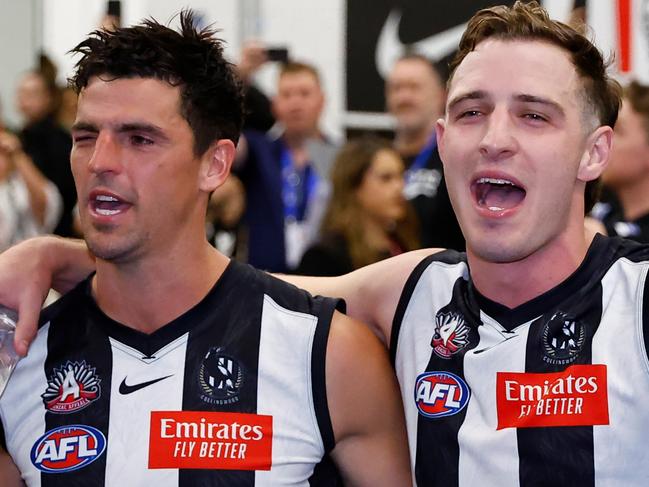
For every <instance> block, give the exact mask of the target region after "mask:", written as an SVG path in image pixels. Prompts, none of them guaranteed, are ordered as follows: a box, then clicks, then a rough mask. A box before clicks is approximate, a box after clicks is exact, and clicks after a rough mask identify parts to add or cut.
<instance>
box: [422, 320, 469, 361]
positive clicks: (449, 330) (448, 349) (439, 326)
mask: <svg viewBox="0 0 649 487" xmlns="http://www.w3.org/2000/svg"><path fill="white" fill-rule="evenodd" d="M468 343H469V327H468V326H467V324H466V322H465V320H464V317H463V316H462V315H461V314H459V313H456V312H453V311H448V312H444V311H439V312H438V313H437V315H436V316H435V334H434V335H433V340H432V342H431V344H430V345H431V347H433V351H434V352H435V353H436V354H437V355H438V356H439V357H442V358H449V357H450V356H451V355H453V354H454V353H456V352H459V351H460V350H462V349H463V348H464V347H466V346H467V344H468Z"/></svg>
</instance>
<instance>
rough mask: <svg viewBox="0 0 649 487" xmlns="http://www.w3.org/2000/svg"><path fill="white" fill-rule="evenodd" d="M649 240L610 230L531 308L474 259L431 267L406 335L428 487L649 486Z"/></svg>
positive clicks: (412, 287)
mask: <svg viewBox="0 0 649 487" xmlns="http://www.w3.org/2000/svg"><path fill="white" fill-rule="evenodd" d="M648 270H649V247H647V246H642V245H639V244H635V243H632V242H630V241H625V240H621V239H618V238H607V237H602V236H597V237H596V238H595V240H594V241H593V243H592V245H591V247H590V249H589V251H588V254H587V256H586V258H585V260H584V262H583V263H582V265H581V266H580V267H579V269H578V270H577V271H576V272H575V273H573V275H571V276H570V277H569V278H568V279H566V280H565V281H564V282H562V283H561V284H560V285H558V286H557V287H556V288H554V289H552V290H550V291H548V292H546V293H545V294H543V295H541V296H539V297H537V298H535V299H533V300H532V301H529V302H527V303H525V304H523V305H521V306H519V307H517V308H514V309H508V308H505V307H504V306H502V305H499V304H497V303H495V302H492V301H489V300H488V299H486V298H485V297H483V296H481V295H480V294H479V293H478V292H477V291H476V289H475V288H474V286H473V283H472V281H471V278H470V275H469V271H468V267H467V264H466V258H465V255H464V254H460V253H456V252H452V251H445V252H441V253H438V254H434V255H431V256H429V257H427V258H426V259H425V260H424V261H422V262H421V263H420V264H419V265H418V267H417V268H416V269H415V270H414V272H413V273H412V275H411V276H410V278H409V280H408V281H407V283H406V286H405V288H404V291H403V294H402V296H401V300H400V302H399V305H398V308H397V313H396V315H395V319H394V326H393V333H392V350H391V355H392V359H393V361H394V363H395V368H396V372H397V375H398V377H399V382H400V384H401V390H402V397H403V402H404V407H405V411H406V422H407V427H408V436H409V441H410V452H411V455H412V460H413V462H414V464H415V474H416V478H417V483H418V485H419V486H420V487H421V486H427V487H428V486H431V487H436V486H440V487H442V486H443V487H452V486H462V487H470V486H504V487H507V486H522V487H528V486H577V487H591V486H597V487H619V486H647V485H649V448H647V446H646V442H647V437H648V436H649V407H647V404H649V360H648V358H647V345H648V336H649V329H648V328H649V311H648V305H649V297H645V293H646V291H647V286H648V284H647V282H648V280H647V271H648Z"/></svg>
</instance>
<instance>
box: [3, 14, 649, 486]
mask: <svg viewBox="0 0 649 487" xmlns="http://www.w3.org/2000/svg"><path fill="white" fill-rule="evenodd" d="M453 68H454V69H453V74H452V77H451V80H450V83H449V91H448V101H447V104H446V113H445V116H444V118H443V119H441V120H440V121H439V122H438V124H437V137H438V142H439V150H440V155H441V157H442V160H443V161H444V164H445V166H444V169H445V177H446V178H447V184H448V188H449V193H450V196H451V201H452V202H453V205H454V209H455V211H456V213H457V215H458V219H459V221H460V225H461V226H462V230H463V232H464V235H465V237H466V241H467V252H466V254H459V253H456V252H452V251H442V252H439V251H437V252H435V251H432V252H431V251H430V250H428V251H417V252H413V253H410V254H404V255H402V256H398V257H395V258H393V259H389V260H386V261H383V262H380V263H378V264H375V265H372V266H369V267H367V268H364V269H361V270H359V271H356V272H353V273H351V274H348V275H346V276H343V277H340V278H329V279H308V278H304V279H297V278H294V279H295V281H296V282H299V283H300V284H302V285H306V286H309V287H310V289H311V290H316V291H318V292H320V293H324V294H336V295H342V296H343V297H344V298H345V299H346V301H347V304H348V311H349V313H350V314H352V315H353V316H356V317H358V318H361V319H364V320H365V321H367V322H369V323H371V324H373V325H374V326H375V330H376V331H377V333H379V334H381V335H382V336H383V338H384V339H385V341H386V343H389V345H390V348H391V353H392V357H393V359H394V363H395V368H396V372H397V375H398V377H399V382H400V385H401V390H402V397H403V399H404V407H405V411H406V423H407V427H408V433H409V441H410V452H411V458H412V460H413V462H414V463H413V469H414V473H415V476H416V479H417V482H418V484H419V485H426V486H448V485H459V486H475V485H486V486H496V485H497V486H501V485H506V486H531V485H533V486H541V485H543V486H546V485H561V486H564V485H571V486H572V485H576V486H595V485H598V486H601V485H606V486H617V485H632V486H644V485H647V482H648V480H649V450H647V449H646V448H644V447H643V445H644V444H645V442H646V436H647V434H648V433H649V410H647V408H646V404H647V401H648V400H649V366H648V360H649V359H648V357H647V343H649V331H648V330H649V328H648V323H649V316H647V309H649V307H648V306H647V299H648V298H647V297H646V289H647V286H648V281H647V270H648V268H649V248H648V247H646V246H641V245H638V244H635V243H633V242H629V241H625V240H621V239H616V238H614V239H611V238H606V237H602V236H596V237H593V236H592V234H591V235H588V234H586V233H585V232H584V210H585V206H586V198H585V194H586V193H587V192H588V191H589V188H590V187H592V186H593V182H594V181H596V179H597V178H598V177H599V176H600V175H601V173H602V172H603V170H604V168H605V166H606V163H607V160H608V155H609V151H610V147H611V141H612V133H613V130H612V126H613V125H614V124H615V121H616V117H617V111H618V108H619V103H620V91H619V86H618V85H617V84H616V83H615V82H614V81H612V80H610V79H609V78H608V76H607V74H606V65H605V63H604V62H603V59H602V56H601V54H600V53H599V52H598V51H597V49H596V48H595V47H594V46H593V45H592V43H590V42H589V41H588V40H587V39H586V38H584V37H583V36H581V35H580V34H578V33H577V32H576V31H574V30H573V29H571V28H570V27H567V26H565V25H563V24H560V23H557V22H553V21H551V20H550V19H548V17H547V13H546V12H545V11H544V10H543V9H541V8H540V7H539V6H538V4H537V3H535V2H530V3H523V2H516V4H515V5H514V6H513V7H511V8H510V7H494V8H491V9H486V10H482V11H480V12H478V13H477V14H476V15H475V16H474V17H473V18H472V20H471V21H470V22H469V24H468V27H467V31H466V32H465V34H464V36H463V39H462V41H461V43H460V49H459V54H458V57H457V59H456V62H455V63H454V65H453ZM54 248H56V249H58V252H59V255H58V257H57V259H52V260H51V261H50V257H49V256H50V255H51V250H52V249H54ZM75 248H76V247H75V244H72V243H64V244H56V242H53V241H52V240H40V241H35V242H32V243H31V244H28V245H25V246H23V247H22V248H21V249H20V254H19V252H15V253H14V254H12V256H10V257H11V258H7V259H5V260H4V262H0V264H3V265H2V268H3V269H4V270H8V269H9V264H10V263H11V262H13V263H14V265H16V262H18V258H19V256H20V255H22V256H23V258H25V257H24V256H26V255H31V256H32V258H36V257H37V258H38V259H39V261H40V264H41V265H44V267H45V268H47V269H50V270H51V269H56V268H57V266H59V265H66V271H65V272H63V273H60V274H59V277H61V278H63V279H67V278H70V277H71V269H70V268H69V266H67V263H68V262H66V261H69V259H72V258H74V256H77V258H78V255H79V253H80V250H79V249H78V248H76V250H75ZM30 249H32V250H33V249H39V250H38V251H34V252H31V253H28V251H29V250H30ZM48 251H49V253H48ZM36 267H37V266H36V265H35V266H34V267H33V268H32V267H31V266H30V269H29V271H30V274H28V275H29V279H33V277H34V273H35V274H36V275H37V276H38V277H37V278H38V279H39V280H40V281H41V284H40V286H39V287H43V288H45V287H46V286H43V284H49V281H48V279H49V274H47V273H44V272H43V271H42V270H41V271H38V272H36V271H35V270H34V269H35V268H36ZM82 267H83V268H84V270H85V271H87V270H88V268H87V267H86V266H85V264H84V265H83V266H82ZM0 270H2V269H0ZM80 270H81V269H77V271H80ZM1 274H2V272H0V275H1ZM15 274H16V273H14V275H13V276H11V279H9V278H6V280H5V283H4V284H3V285H2V286H0V289H3V296H4V297H5V298H6V300H7V302H8V304H13V305H18V304H21V303H22V304H23V307H24V309H26V310H27V309H28V308H32V307H34V306H33V304H32V305H30V306H27V304H28V303H29V302H30V301H32V303H33V299H34V296H38V295H40V294H42V293H43V292H44V291H43V289H38V290H36V289H34V288H33V286H32V287H31V290H30V291H28V292H26V293H24V296H23V297H22V298H18V297H16V296H13V294H15V293H11V292H9V291H8V288H9V287H10V285H15V284H14V280H15V279H16V278H20V282H21V284H22V283H27V281H28V279H27V278H26V277H24V276H23V277H20V276H15ZM44 274H47V275H44ZM10 283H11V284H10ZM27 312H28V313H33V311H27ZM25 331H26V330H24V331H23V332H22V333H24V332H25ZM25 336H26V335H25Z"/></svg>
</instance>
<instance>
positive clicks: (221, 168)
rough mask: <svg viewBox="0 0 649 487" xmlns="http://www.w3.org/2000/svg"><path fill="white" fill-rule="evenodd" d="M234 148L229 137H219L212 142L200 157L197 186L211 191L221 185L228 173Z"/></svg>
mask: <svg viewBox="0 0 649 487" xmlns="http://www.w3.org/2000/svg"><path fill="white" fill-rule="evenodd" d="M235 152H236V148H235V146H234V142H232V141H231V140H229V139H220V140H216V141H214V142H213V143H212V145H211V146H210V147H209V149H207V151H206V152H205V154H204V155H203V157H202V158H201V171H200V174H199V178H200V181H199V188H200V189H201V190H203V191H205V192H208V193H211V192H212V191H214V190H215V189H216V188H218V187H219V186H221V185H222V184H223V182H224V181H225V180H226V179H227V177H228V176H229V174H230V169H231V167H232V162H233V161H234V156H235Z"/></svg>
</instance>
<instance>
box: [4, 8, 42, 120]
mask: <svg viewBox="0 0 649 487" xmlns="http://www.w3.org/2000/svg"><path fill="white" fill-rule="evenodd" d="M40 9H41V0H21V1H16V0H0V12H2V14H1V15H0V60H2V68H1V69H0V107H1V110H0V120H4V121H5V122H6V123H7V124H8V125H9V126H13V127H17V126H18V125H19V124H20V118H19V116H18V113H17V111H16V109H15V106H14V102H15V101H14V92H15V90H16V86H17V84H18V81H19V80H20V78H21V76H22V75H23V73H24V72H25V71H28V70H29V69H32V68H34V67H35V62H36V55H35V53H36V52H37V51H38V46H40V44H41V25H40V19H41V14H40V12H41V10H40Z"/></svg>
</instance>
